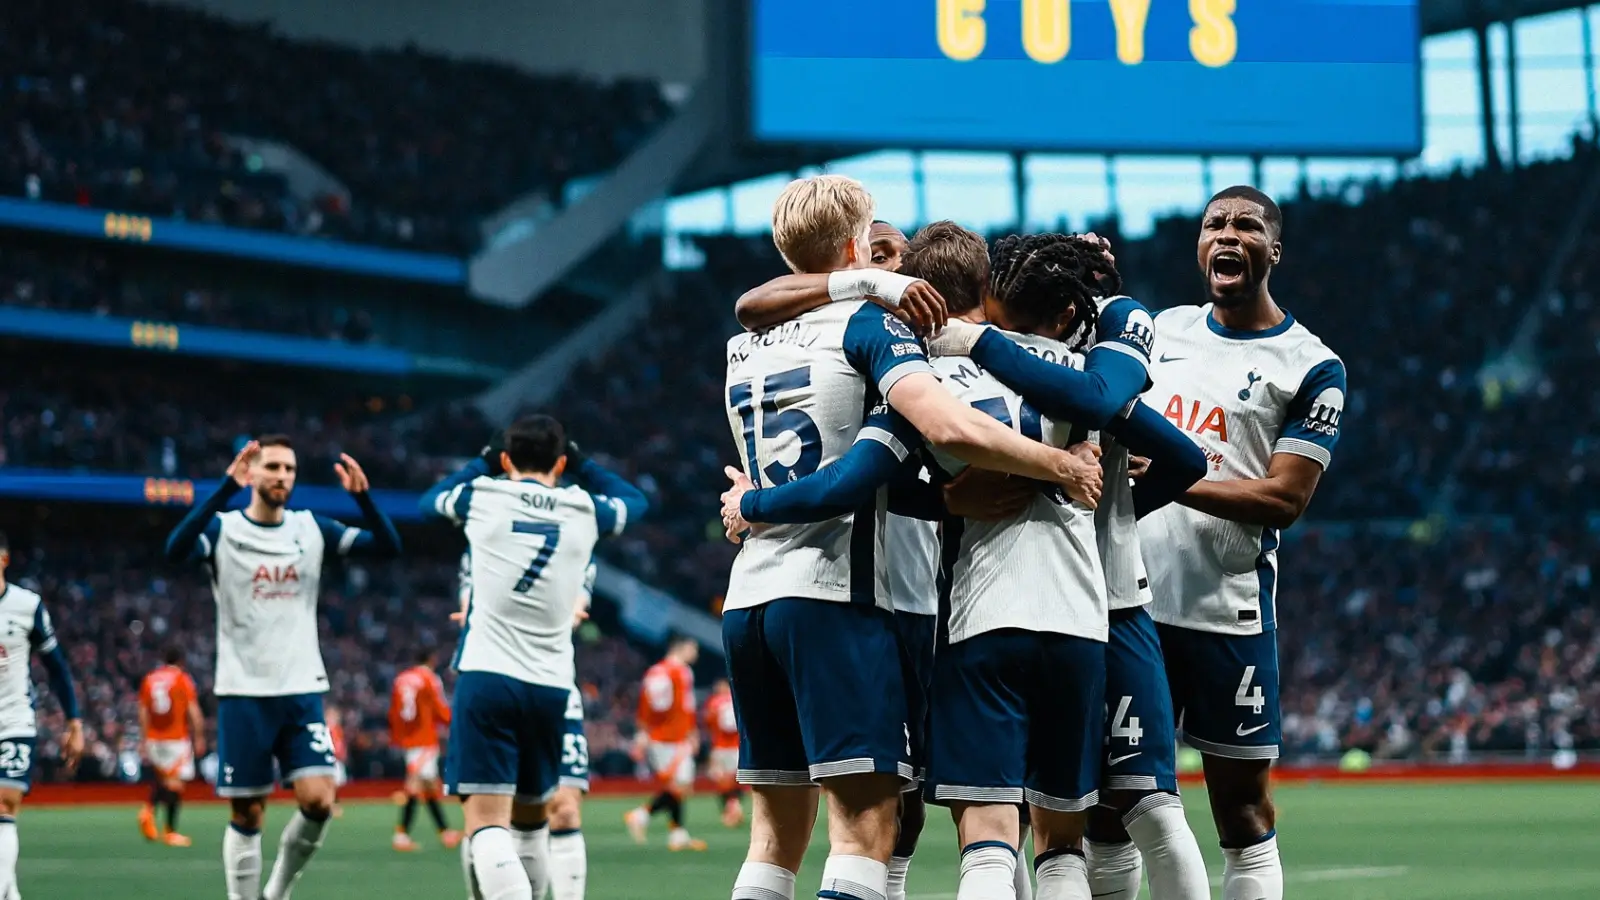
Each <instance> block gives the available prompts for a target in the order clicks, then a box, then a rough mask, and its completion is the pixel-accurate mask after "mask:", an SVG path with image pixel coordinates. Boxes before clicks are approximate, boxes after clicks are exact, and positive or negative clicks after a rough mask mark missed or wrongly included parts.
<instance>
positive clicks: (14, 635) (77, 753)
mask: <svg viewBox="0 0 1600 900" xmlns="http://www.w3.org/2000/svg"><path fill="white" fill-rule="evenodd" d="M10 565H11V542H10V541H9V540H7V539H6V536H5V535H4V534H0V624H4V626H5V633H4V634H0V897H4V898H6V900H13V898H15V897H17V896H18V895H19V890H18V888H17V852H18V841H17V813H18V812H19V811H20V810H21V809H22V796H23V795H24V794H26V793H27V792H28V787H29V786H30V785H31V784H32V776H33V756H34V753H33V751H34V748H35V740H36V738H37V737H38V734H39V731H38V725H37V723H36V721H35V718H34V710H33V702H34V698H33V681H32V679H31V678H30V677H29V667H28V660H29V658H30V657H31V656H32V655H33V654H35V653H37V654H39V661H40V662H42V663H44V669H45V671H46V672H47V673H49V676H50V692H51V693H52V694H54V695H55V698H56V702H57V703H60V704H61V713H62V715H64V716H65V717H66V719H67V733H66V734H64V735H62V736H61V761H62V765H64V766H65V767H66V770H67V771H69V772H70V771H72V769H73V768H74V767H76V766H77V765H78V759H79V757H81V756H82V755H83V719H82V718H80V717H79V715H78V694H77V691H76V690H74V689H73V685H72V671H71V669H69V668H68V666H67V654H66V652H65V651H63V650H62V649H61V644H60V643H59V642H58V641H57V640H56V631H55V626H54V625H52V624H51V622H50V614H49V613H48V612H45V608H44V600H43V599H42V598H41V597H40V596H39V595H38V594H36V593H34V592H33V591H30V590H28V589H27V588H24V587H21V586H20V585H15V584H12V583H11V582H10V581H8V580H7V579H6V568H7V567H8V566H10Z"/></svg>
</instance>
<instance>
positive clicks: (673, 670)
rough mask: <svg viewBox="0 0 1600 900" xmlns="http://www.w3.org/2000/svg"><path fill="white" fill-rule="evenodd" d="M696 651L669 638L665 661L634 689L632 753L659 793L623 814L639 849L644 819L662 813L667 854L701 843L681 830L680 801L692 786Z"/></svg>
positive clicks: (689, 640)
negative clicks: (635, 717) (635, 709)
mask: <svg viewBox="0 0 1600 900" xmlns="http://www.w3.org/2000/svg"><path fill="white" fill-rule="evenodd" d="M699 658H700V645H699V644H697V643H695V641H694V639H693V638H686V637H679V638H674V639H673V640H672V642H671V643H669V644H668V645H667V655H666V657H665V658H663V659H662V660H661V661H660V662H658V663H656V664H655V665H653V666H651V667H650V669H649V671H647V672H645V673H644V682H643V684H642V685H640V688H639V730H638V733H637V734H636V735H635V736H634V753H635V756H636V757H637V758H641V759H643V760H644V762H645V764H646V765H647V766H648V767H649V769H650V774H651V775H652V776H654V778H655V781H656V785H657V786H658V787H659V788H660V792H659V793H657V794H656V796H655V798H654V799H652V800H651V801H650V803H649V804H648V805H646V806H640V807H638V808H636V809H632V810H629V811H628V814H627V816H626V821H627V824H628V831H629V833H630V834H632V835H633V839H634V841H635V842H637V843H640V844H642V843H644V841H645V831H646V830H647V829H648V828H649V827H650V817H651V816H653V815H654V814H656V813H658V812H663V811H664V812H666V814H667V816H668V818H669V819H670V820H671V822H672V830H671V831H670V832H668V834H667V849H669V850H704V849H706V843H705V841H701V840H696V839H694V838H692V837H690V836H689V832H688V830H687V829H685V828H684V827H683V799H684V797H685V795H687V794H688V792H689V789H690V788H692V787H693V786H694V754H695V751H696V750H697V749H699V737H700V730H699V728H698V727H697V726H696V723H695V714H694V713H695V708H694V671H693V670H692V669H690V666H693V665H694V663H695V660H697V659H699Z"/></svg>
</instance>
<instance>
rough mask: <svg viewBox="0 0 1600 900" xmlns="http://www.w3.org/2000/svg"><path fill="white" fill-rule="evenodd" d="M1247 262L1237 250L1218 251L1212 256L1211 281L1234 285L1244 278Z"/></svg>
mask: <svg viewBox="0 0 1600 900" xmlns="http://www.w3.org/2000/svg"><path fill="white" fill-rule="evenodd" d="M1245 268H1246V266H1245V261H1244V256H1243V254H1241V253H1239V251H1237V250H1218V251H1217V252H1215V253H1213V254H1211V280H1212V281H1214V282H1217V283H1219V284H1232V283H1234V282H1236V281H1239V280H1240V279H1242V278H1244V273H1245Z"/></svg>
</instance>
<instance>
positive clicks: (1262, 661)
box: [1156, 625, 1283, 759]
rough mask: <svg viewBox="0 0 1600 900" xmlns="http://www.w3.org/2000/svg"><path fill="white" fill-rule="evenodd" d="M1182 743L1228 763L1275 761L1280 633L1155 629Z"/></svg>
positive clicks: (1280, 734)
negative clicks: (1222, 758) (1253, 760)
mask: <svg viewBox="0 0 1600 900" xmlns="http://www.w3.org/2000/svg"><path fill="white" fill-rule="evenodd" d="M1156 628H1157V632H1158V633H1159V634H1160V636H1161V654H1162V656H1163V657H1165V658H1166V661H1167V684H1168V685H1170V686H1171V688H1172V707H1173V709H1174V711H1176V713H1177V715H1178V722H1179V724H1180V726H1181V728H1182V730H1183V742H1184V743H1185V744H1188V745H1189V746H1191V747H1193V748H1195V749H1196V750H1199V751H1200V752H1201V753H1208V754H1210V755H1212V756H1222V757H1227V758H1228V759H1277V758H1278V745H1279V744H1280V743H1282V741H1283V724H1282V720H1283V716H1282V713H1281V712H1280V710H1279V709H1278V635H1277V633H1276V632H1272V631H1268V632H1264V633H1262V634H1217V633H1215V632H1210V631H1195V630H1193V629H1189V628H1179V627H1177V626H1175V625H1158V626H1156Z"/></svg>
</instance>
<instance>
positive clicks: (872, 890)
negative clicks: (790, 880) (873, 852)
mask: <svg viewBox="0 0 1600 900" xmlns="http://www.w3.org/2000/svg"><path fill="white" fill-rule="evenodd" d="M888 893H889V867H888V866H886V865H884V864H883V863H881V862H878V861H877V860H875V859H868V858H866V857H865V856H830V857H828V861H827V862H825V863H823V864H822V888H821V889H820V890H818V891H817V896H818V897H821V896H823V895H824V894H826V895H827V896H828V897H831V898H833V900H885V898H886V897H887V896H888Z"/></svg>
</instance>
